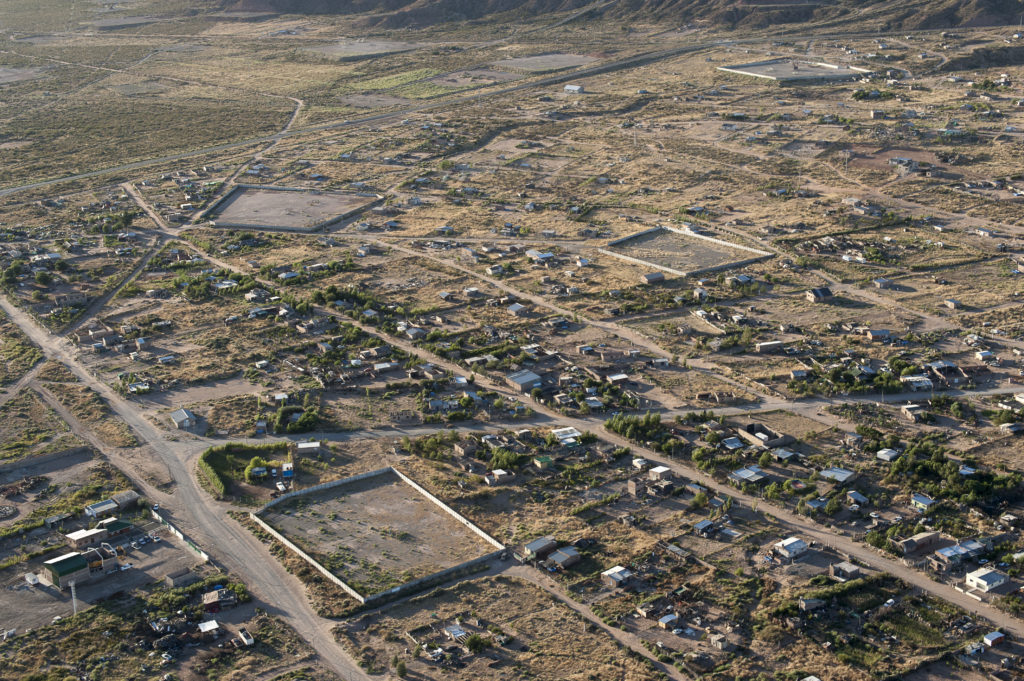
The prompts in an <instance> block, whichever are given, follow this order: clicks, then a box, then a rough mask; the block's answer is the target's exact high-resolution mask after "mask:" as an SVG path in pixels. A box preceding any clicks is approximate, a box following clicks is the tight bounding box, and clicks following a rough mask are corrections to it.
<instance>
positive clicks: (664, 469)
mask: <svg viewBox="0 0 1024 681" xmlns="http://www.w3.org/2000/svg"><path fill="white" fill-rule="evenodd" d="M647 477H648V478H650V479H651V480H654V481H657V480H671V479H672V478H673V477H674V475H673V473H672V469H671V468H669V467H668V466H655V467H654V468H652V469H650V470H649V471H647Z"/></svg>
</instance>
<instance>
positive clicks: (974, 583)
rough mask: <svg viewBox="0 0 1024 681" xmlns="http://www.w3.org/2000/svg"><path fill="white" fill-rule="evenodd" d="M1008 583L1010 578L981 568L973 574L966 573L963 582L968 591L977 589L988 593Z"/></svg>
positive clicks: (995, 571) (986, 568) (989, 569)
mask: <svg viewBox="0 0 1024 681" xmlns="http://www.w3.org/2000/svg"><path fill="white" fill-rule="evenodd" d="M1008 581H1010V578H1009V577H1008V576H1007V575H1005V574H1003V573H1002V572H1000V571H999V570H994V569H992V568H988V567H983V568H978V569H977V570H975V571H974V572H968V573H967V578H966V579H965V582H966V584H967V588H968V589H977V590H978V591H983V592H986V593H987V592H989V591H991V590H992V589H997V588H999V587H1001V586H1002V585H1003V584H1006V583H1007V582H1008Z"/></svg>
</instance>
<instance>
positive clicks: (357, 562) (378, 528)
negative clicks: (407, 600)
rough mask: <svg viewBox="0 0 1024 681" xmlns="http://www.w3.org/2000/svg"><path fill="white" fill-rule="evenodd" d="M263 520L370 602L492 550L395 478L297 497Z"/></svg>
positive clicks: (384, 477) (375, 480)
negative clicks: (407, 584)
mask: <svg viewBox="0 0 1024 681" xmlns="http://www.w3.org/2000/svg"><path fill="white" fill-rule="evenodd" d="M262 515H263V517H264V519H265V520H266V522H267V523H268V524H270V525H271V526H272V527H274V529H276V530H278V531H279V532H281V534H283V535H284V536H285V538H287V539H289V540H291V541H293V542H295V543H296V544H297V545H298V546H299V547H301V548H303V550H305V551H307V552H308V553H309V554H310V555H311V556H313V558H314V559H316V560H317V561H319V562H320V563H321V565H323V566H324V567H326V568H327V569H329V570H330V571H331V572H332V573H334V574H335V575H337V576H338V577H340V578H341V579H342V580H343V581H345V582H346V583H347V584H349V585H350V586H352V587H353V588H354V589H356V591H358V592H359V593H360V594H362V595H364V596H370V595H374V594H377V593H380V592H382V591H385V590H387V589H390V588H392V587H395V586H399V585H400V584H403V583H405V582H409V581H412V580H414V579H418V578H420V577H425V576H427V575H430V574H433V573H435V572H439V571H441V570H444V569H447V568H449V567H453V566H455V565H458V564H460V563H463V562H465V561H467V560H471V559H473V558H476V557H478V556H482V555H484V554H485V553H488V552H490V551H492V550H493V547H492V546H491V545H489V544H487V543H485V542H484V541H482V540H481V539H480V538H479V537H477V535H475V534H473V533H472V532H471V531H470V530H468V529H466V528H464V527H463V526H462V525H461V524H459V523H458V522H457V521H456V520H455V519H454V518H452V517H451V516H450V515H448V514H447V513H445V512H444V511H442V510H441V509H439V508H438V507H437V506H436V505H435V504H434V503H433V502H432V501H430V500H429V499H427V498H426V497H424V496H422V495H421V494H420V493H419V492H418V491H416V490H415V489H413V488H411V487H410V486H408V485H407V484H406V483H405V482H404V481H402V480H401V479H400V478H398V477H397V476H395V475H390V474H388V475H380V476H375V477H373V478H369V479H367V480H365V481H357V482H353V483H350V484H346V485H344V486H341V487H334V488H332V489H330V490H327V491H325V492H318V493H313V494H309V495H305V496H302V497H298V498H296V499H293V500H290V501H288V502H284V503H282V504H278V505H277V506H274V507H273V508H272V509H270V510H268V511H265V512H264V513H263V514H262Z"/></svg>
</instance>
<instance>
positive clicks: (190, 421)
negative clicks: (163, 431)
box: [171, 408, 196, 430]
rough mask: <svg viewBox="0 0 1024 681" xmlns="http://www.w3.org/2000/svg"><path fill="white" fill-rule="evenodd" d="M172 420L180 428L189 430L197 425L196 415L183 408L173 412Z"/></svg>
mask: <svg viewBox="0 0 1024 681" xmlns="http://www.w3.org/2000/svg"><path fill="white" fill-rule="evenodd" d="M171 422H173V423H174V427H175V428H177V429H178V430H188V429H189V428H194V427H195V425H196V415H195V414H193V413H192V412H191V411H190V410H188V409H185V408H181V409H175V410H174V411H172V412H171Z"/></svg>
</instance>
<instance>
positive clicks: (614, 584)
mask: <svg viewBox="0 0 1024 681" xmlns="http://www.w3.org/2000/svg"><path fill="white" fill-rule="evenodd" d="M632 579H633V573H632V572H630V571H629V570H627V569H626V568H624V567H622V566H621V565H616V566H615V567H613V568H609V569H607V570H605V571H604V572H602V573H601V581H602V582H604V584H605V586H608V587H611V588H613V589H617V588H620V587H621V588H624V587H626V586H629V583H630V581H632Z"/></svg>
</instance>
